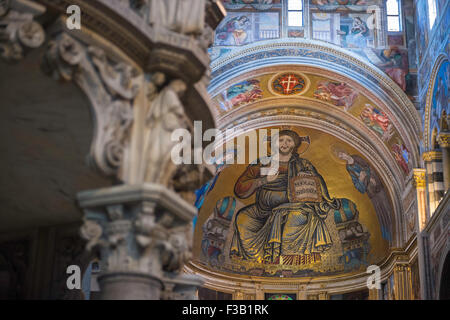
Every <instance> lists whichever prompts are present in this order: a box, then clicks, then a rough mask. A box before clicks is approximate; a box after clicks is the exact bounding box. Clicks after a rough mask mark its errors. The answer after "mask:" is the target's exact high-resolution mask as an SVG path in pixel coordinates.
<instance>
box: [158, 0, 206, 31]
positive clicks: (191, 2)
mask: <svg viewBox="0 0 450 320" xmlns="http://www.w3.org/2000/svg"><path fill="white" fill-rule="evenodd" d="M205 4H206V0H150V15H149V22H150V24H151V25H153V26H158V27H164V28H167V29H169V30H172V31H176V32H179V33H184V34H201V33H202V31H203V27H204V24H205Z"/></svg>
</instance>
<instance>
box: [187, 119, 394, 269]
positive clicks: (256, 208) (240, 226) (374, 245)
mask: <svg viewBox="0 0 450 320" xmlns="http://www.w3.org/2000/svg"><path fill="white" fill-rule="evenodd" d="M276 129H279V130H280V135H279V141H280V152H284V153H283V154H284V155H285V158H284V159H281V161H280V166H279V169H278V172H277V174H274V175H272V176H262V175H261V168H262V167H264V165H262V164H261V161H258V160H257V158H254V159H252V158H250V159H248V160H249V161H248V163H250V164H228V165H227V164H225V165H222V166H219V168H218V170H217V173H216V176H215V177H214V178H213V179H212V180H211V181H210V182H209V183H208V184H207V185H206V187H205V188H203V190H202V192H201V194H199V195H198V196H199V198H202V200H201V201H200V202H199V203H200V204H199V205H198V207H200V210H199V215H198V219H197V222H196V228H195V237H194V257H195V258H196V260H197V261H199V262H201V263H203V264H205V265H207V266H209V267H210V268H213V269H215V270H218V271H222V272H231V273H234V274H241V275H253V276H268V277H271V276H280V275H283V276H285V277H301V276H327V275H338V274H342V273H357V272H361V271H363V270H365V269H366V268H367V266H368V265H371V264H374V263H378V262H380V261H381V260H382V259H383V258H384V257H385V256H386V255H387V252H388V250H389V241H390V239H392V237H393V236H394V235H393V234H392V232H393V230H394V226H395V223H394V221H392V217H391V214H392V206H391V202H390V200H389V197H388V195H387V194H386V191H385V186H384V185H383V183H382V182H381V180H380V178H379V176H378V174H377V172H376V171H375V170H374V169H373V167H372V166H371V164H370V163H368V161H367V160H366V159H365V158H364V157H363V156H362V155H361V154H360V153H359V152H358V151H357V150H355V149H354V148H353V147H351V146H349V145H347V144H345V143H343V142H342V141H340V140H338V139H337V138H336V137H334V136H332V135H329V134H326V133H323V132H321V131H318V130H314V129H310V128H301V127H292V126H291V127H277V128H276ZM238 149H239V148H238ZM241 150H245V148H244V149H241ZM247 150H248V148H247ZM283 161H285V162H283Z"/></svg>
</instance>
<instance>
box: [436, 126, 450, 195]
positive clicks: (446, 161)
mask: <svg viewBox="0 0 450 320" xmlns="http://www.w3.org/2000/svg"><path fill="white" fill-rule="evenodd" d="M437 141H438V143H439V146H440V147H441V150H442V169H443V170H442V171H443V175H444V190H445V192H447V191H448V189H449V188H450V132H441V133H440V134H439V136H438V138H437Z"/></svg>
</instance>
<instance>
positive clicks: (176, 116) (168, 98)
mask: <svg viewBox="0 0 450 320" xmlns="http://www.w3.org/2000/svg"><path fill="white" fill-rule="evenodd" d="M185 91H186V84H185V83H184V82H183V81H181V80H174V81H172V82H171V83H170V84H169V85H168V86H167V87H165V88H164V89H163V90H162V91H161V92H160V93H159V94H158V96H157V97H156V98H155V99H154V100H153V101H152V105H151V107H150V111H149V114H148V116H147V127H148V129H149V133H148V134H149V139H148V141H149V143H148V145H147V146H146V151H145V155H146V157H147V161H146V162H145V166H146V172H145V181H146V182H158V181H159V179H160V177H161V175H162V174H163V173H164V172H163V171H164V167H165V164H166V163H167V162H168V161H170V153H171V149H172V147H173V146H174V145H175V144H176V143H177V142H174V141H172V139H171V136H172V132H173V131H174V130H176V129H180V128H187V127H190V126H191V124H190V120H189V119H188V118H187V116H186V115H185V113H184V107H183V105H182V103H181V101H180V97H181V96H182V95H183V94H184V92H185Z"/></svg>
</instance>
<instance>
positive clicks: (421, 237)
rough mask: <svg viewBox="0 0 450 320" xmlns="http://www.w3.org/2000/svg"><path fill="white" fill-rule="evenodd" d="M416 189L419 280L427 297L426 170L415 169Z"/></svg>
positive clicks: (423, 294)
mask: <svg viewBox="0 0 450 320" xmlns="http://www.w3.org/2000/svg"><path fill="white" fill-rule="evenodd" d="M413 170H414V171H413V178H414V182H413V184H414V187H415V188H416V193H417V195H416V199H417V220H418V224H417V229H418V230H417V247H418V253H417V256H418V261H419V279H420V288H421V296H422V297H426V296H427V295H426V292H425V288H427V283H428V280H427V279H428V277H427V274H428V271H427V270H428V268H429V266H428V265H429V263H428V261H429V260H428V257H427V256H428V245H427V241H428V236H427V235H426V233H425V231H423V230H424V228H425V226H426V223H427V220H428V214H427V211H428V208H427V196H426V190H427V183H426V172H427V170H426V169H420V168H415V169H413Z"/></svg>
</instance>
